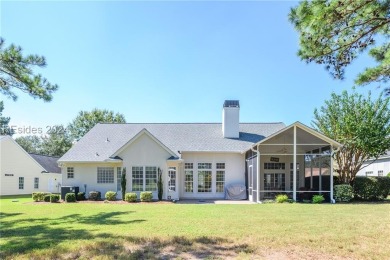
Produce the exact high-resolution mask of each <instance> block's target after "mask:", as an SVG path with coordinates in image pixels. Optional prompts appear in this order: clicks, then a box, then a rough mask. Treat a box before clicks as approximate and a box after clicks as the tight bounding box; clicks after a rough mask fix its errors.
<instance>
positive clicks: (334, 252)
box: [0, 197, 390, 259]
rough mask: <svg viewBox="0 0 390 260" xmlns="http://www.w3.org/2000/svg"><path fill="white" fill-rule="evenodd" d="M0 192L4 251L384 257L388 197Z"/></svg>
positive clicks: (389, 225) (389, 222)
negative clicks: (200, 198)
mask: <svg viewBox="0 0 390 260" xmlns="http://www.w3.org/2000/svg"><path fill="white" fill-rule="evenodd" d="M12 200H15V199H14V198H4V197H3V198H1V199H0V203H1V204H0V206H1V209H0V216H1V234H0V235H1V238H0V246H1V252H0V258H1V259H4V258H5V259H19V258H20V259H77V258H81V259H87V258H90V259H113V258H116V259H132V258H133V259H153V258H163V259H164V258H165V259H170V258H180V259H197V258H209V259H228V258H241V259H248V258H252V259H253V258H254V259H338V258H340V259H389V258H390V247H389V245H390V204H388V203H367V204H336V205H330V204H322V205H312V204H253V205H210V204H198V205H196V204H157V203H150V204H145V203H142V204H141V203H137V204H109V203H107V204H106V203H100V204H95V203H73V204H71V203H68V204H67V203H61V204H50V203H32V200H31V198H29V197H27V198H26V197H19V198H17V200H18V202H12Z"/></svg>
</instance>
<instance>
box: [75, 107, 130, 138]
mask: <svg viewBox="0 0 390 260" xmlns="http://www.w3.org/2000/svg"><path fill="white" fill-rule="evenodd" d="M97 123H126V120H125V117H124V116H123V115H122V114H119V113H116V114H115V113H114V112H113V111H109V110H106V109H104V110H101V109H97V108H95V109H93V110H92V111H91V112H88V111H80V112H79V114H78V116H77V117H76V118H75V119H74V120H73V121H72V122H71V123H70V124H69V126H68V130H69V131H70V135H71V137H72V138H73V139H75V140H79V139H80V138H81V137H83V136H84V135H85V134H86V133H87V132H88V131H89V130H91V129H92V127H94V126H95V125H96V124H97Z"/></svg>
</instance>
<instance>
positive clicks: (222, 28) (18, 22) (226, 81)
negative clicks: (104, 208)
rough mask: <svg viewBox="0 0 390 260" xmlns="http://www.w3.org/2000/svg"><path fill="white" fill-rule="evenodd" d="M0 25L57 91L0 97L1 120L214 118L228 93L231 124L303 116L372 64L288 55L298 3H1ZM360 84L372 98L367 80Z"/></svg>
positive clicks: (294, 42) (305, 119)
mask: <svg viewBox="0 0 390 260" xmlns="http://www.w3.org/2000/svg"><path fill="white" fill-rule="evenodd" d="M0 4H1V33H0V35H1V36H2V37H3V38H4V39H5V41H6V45H8V44H10V43H15V44H17V45H20V46H22V47H23V50H24V53H25V54H30V53H34V54H41V55H44V56H45V57H46V59H47V62H48V66H47V67H46V68H45V69H43V70H39V71H38V72H40V73H42V74H43V75H44V76H45V77H46V78H47V79H48V80H49V81H50V82H52V83H57V84H58V85H59V86H60V89H59V90H58V91H57V92H56V93H55V94H54V98H53V101H52V102H50V103H45V102H43V101H41V100H38V99H33V98H32V97H30V96H28V95H27V94H24V93H21V92H16V93H17V94H18V96H19V99H18V101H17V102H13V101H12V100H10V99H7V98H5V97H4V96H2V97H1V99H2V100H4V103H5V110H4V111H3V114H4V115H7V116H11V125H17V126H18V127H23V126H27V127H28V126H32V127H41V128H44V129H45V128H46V126H52V125H55V124H65V125H66V124H68V123H69V122H70V121H71V120H72V119H73V118H74V117H75V116H76V115H77V113H78V111H80V110H91V109H93V108H106V109H110V110H113V111H115V112H120V113H122V114H124V115H125V117H126V120H127V121H128V122H221V110H222V104H223V101H224V100H225V99H238V100H240V104H241V111H240V117H241V122H279V121H282V122H284V123H286V124H290V123H293V122H295V121H301V122H302V123H305V124H310V122H311V120H312V119H313V110H314V108H316V107H320V106H321V105H322V104H323V103H324V100H325V99H328V98H329V96H330V93H331V92H332V91H336V92H337V93H339V92H341V91H342V90H344V89H351V87H352V85H353V78H354V77H355V75H357V73H358V72H359V71H361V70H362V68H364V67H366V66H367V65H369V64H370V63H371V62H372V61H371V60H370V59H369V58H368V57H366V56H365V55H364V56H363V57H361V58H360V59H358V60H357V61H356V62H355V63H354V64H353V65H352V66H351V67H350V68H348V70H347V74H346V80H344V81H336V80H333V79H332V78H331V77H330V75H329V74H328V73H327V72H326V71H325V69H324V68H323V67H322V66H321V65H317V64H305V63H304V62H302V61H300V59H299V58H298V57H297V56H296V52H297V50H298V34H297V33H296V32H295V30H294V28H293V26H292V25H291V24H290V23H289V22H288V18H287V15H288V12H289V10H290V8H291V7H292V6H295V5H296V4H297V3H296V2H288V1H287V2H284V1H283V2H271V1H269V2H268V1H258V2H251V1H248V2H238V1H237V2H235V1H226V2H225V1H189V2H187V1H186V2H178V1H136V2H130V1H116V2H110V1H85V2H78V1H71V2H58V1H54V2H50V1H31V2H19V1H13V2H12V1H2V2H1V3H0ZM369 90H372V91H373V94H374V95H376V94H377V93H379V90H378V89H375V88H372V87H371V88H368V87H366V88H360V89H359V92H362V93H367V92H368V91H369Z"/></svg>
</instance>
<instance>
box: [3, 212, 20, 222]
mask: <svg viewBox="0 0 390 260" xmlns="http://www.w3.org/2000/svg"><path fill="white" fill-rule="evenodd" d="M19 215H22V213H6V212H0V220H3V219H4V218H8V217H14V216H19Z"/></svg>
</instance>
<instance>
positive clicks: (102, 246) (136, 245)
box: [29, 236, 255, 259]
mask: <svg viewBox="0 0 390 260" xmlns="http://www.w3.org/2000/svg"><path fill="white" fill-rule="evenodd" d="M109 237H110V238H111V239H110V238H109V239H99V238H97V239H96V240H95V241H94V242H93V243H85V244H84V245H82V246H81V247H80V248H78V249H77V250H73V251H72V252H68V253H63V254H62V255H59V254H55V255H53V254H50V253H49V254H48V255H45V257H46V258H58V259H65V258H71V259H79V258H81V259H86V258H93V257H96V256H99V257H100V258H101V259H106V258H107V259H173V258H178V259H204V258H207V259H214V258H216V259H225V258H236V257H237V256H238V255H241V254H246V255H252V254H253V253H254V252H255V250H254V248H252V247H251V246H249V245H248V244H245V243H235V242H234V241H232V240H229V239H226V238H220V237H205V236H202V237H197V238H186V237H183V236H175V237H171V238H167V239H162V238H157V237H154V238H142V237H134V236H129V237H123V236H116V237H115V238H113V237H112V236H109ZM29 257H30V258H36V255H29Z"/></svg>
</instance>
